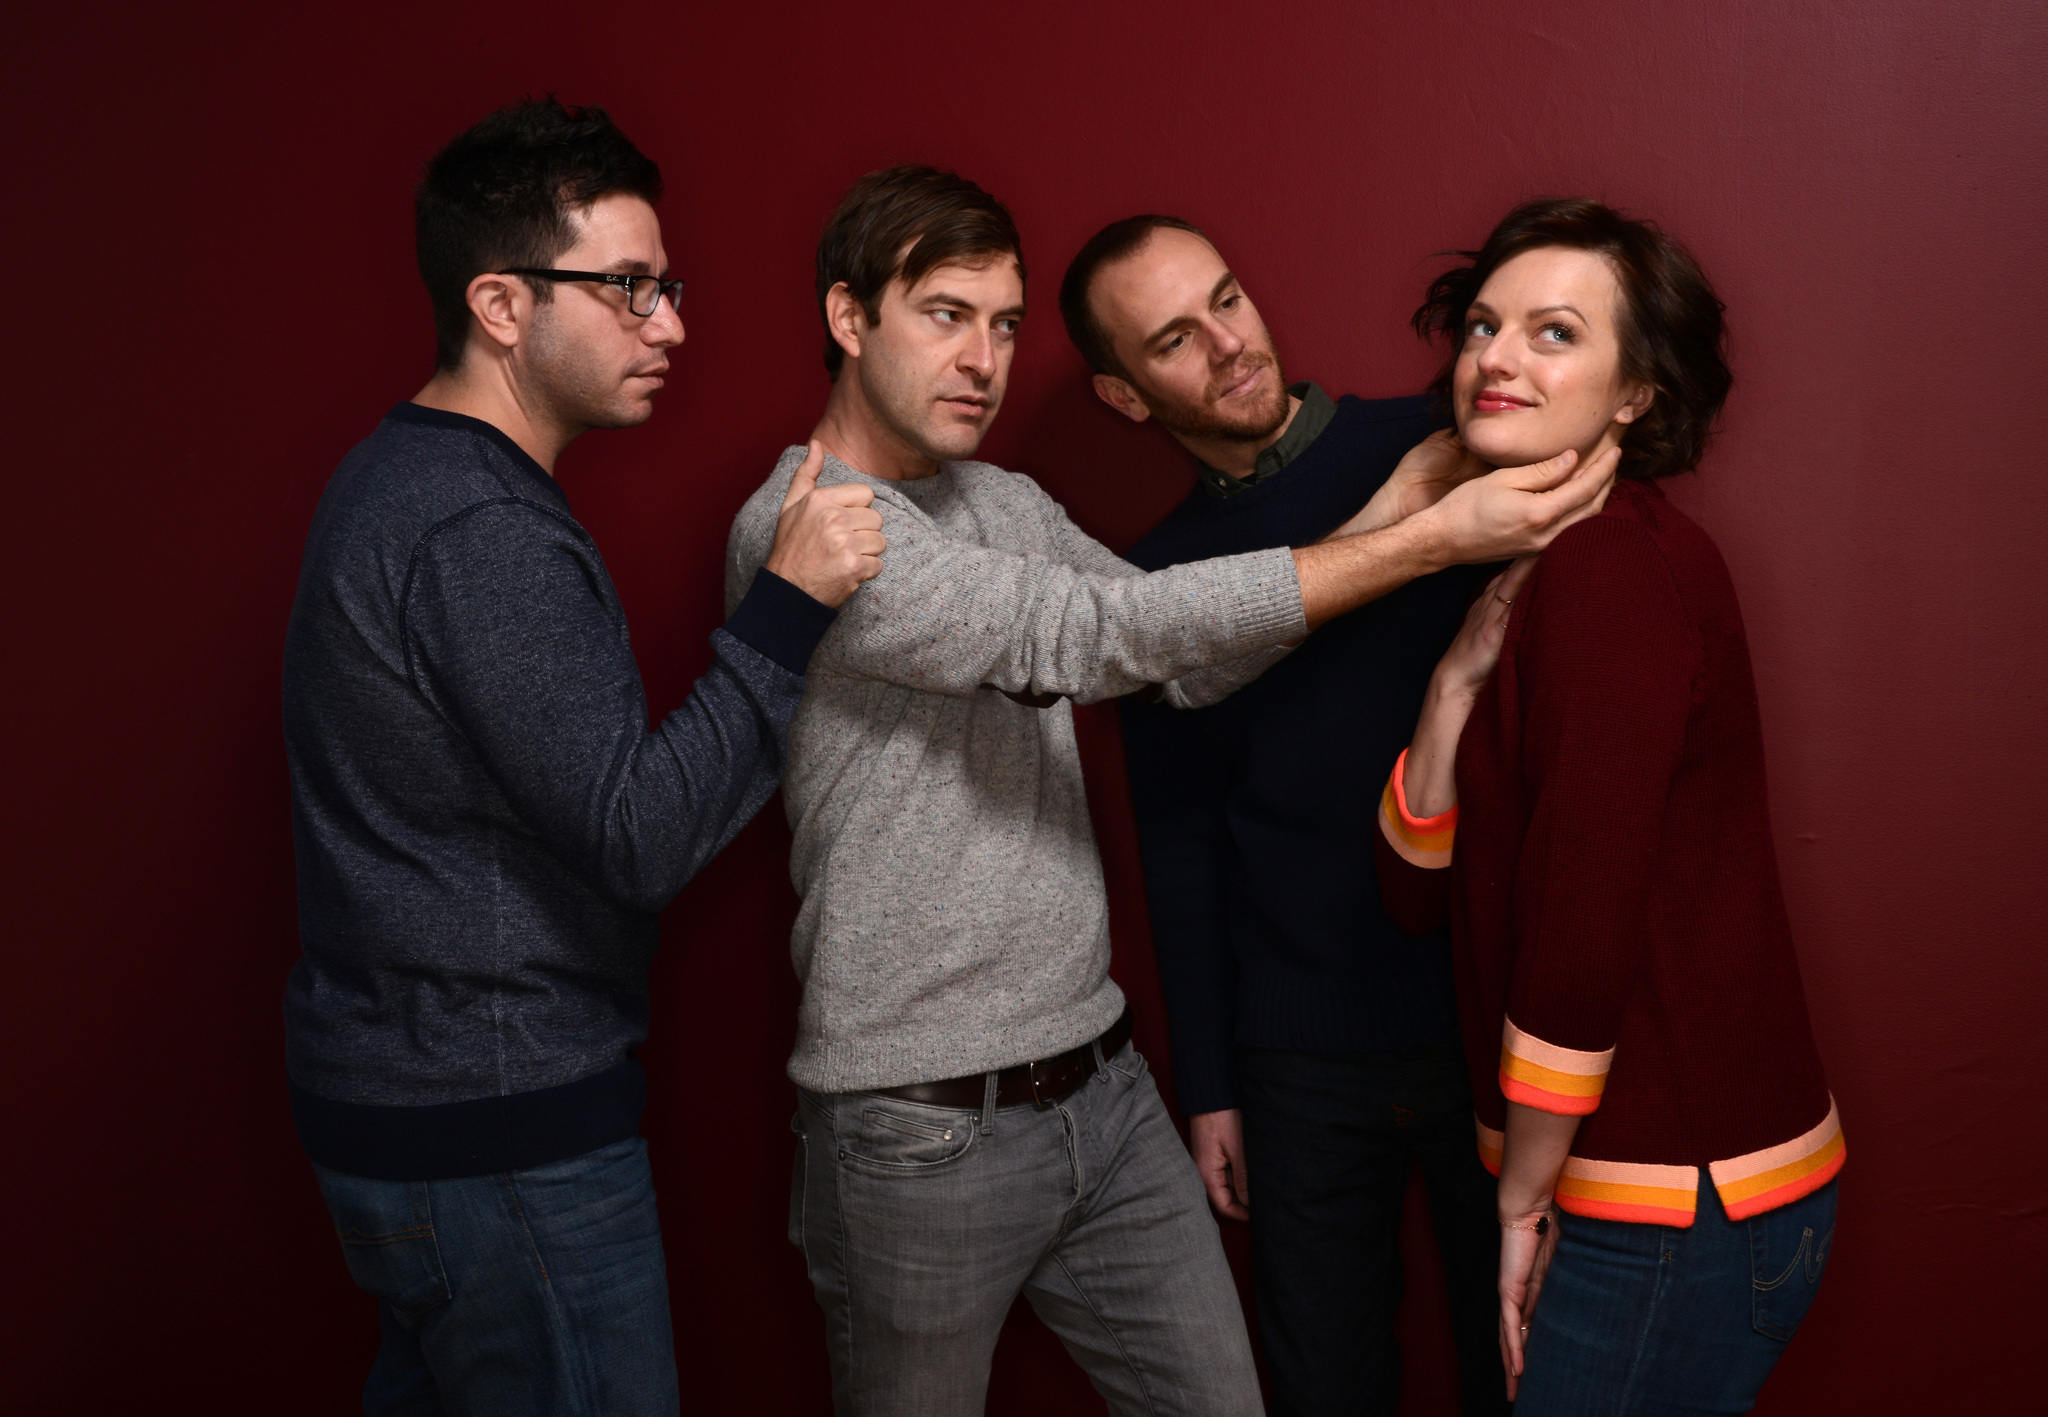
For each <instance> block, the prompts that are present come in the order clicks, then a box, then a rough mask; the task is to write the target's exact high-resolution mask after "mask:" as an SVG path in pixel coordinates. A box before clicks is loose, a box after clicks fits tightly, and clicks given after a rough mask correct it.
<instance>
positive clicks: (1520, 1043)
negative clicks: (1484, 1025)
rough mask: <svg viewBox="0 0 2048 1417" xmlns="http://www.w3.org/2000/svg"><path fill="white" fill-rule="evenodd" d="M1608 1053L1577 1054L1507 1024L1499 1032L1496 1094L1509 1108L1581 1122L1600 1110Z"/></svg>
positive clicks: (1611, 1059)
mask: <svg viewBox="0 0 2048 1417" xmlns="http://www.w3.org/2000/svg"><path fill="white" fill-rule="evenodd" d="M1613 1066H1614V1050H1613V1049H1612V1048H1609V1049H1608V1050H1607V1051H1606V1052H1604V1053H1583V1052H1580V1051H1579V1050H1578V1049H1576V1048H1560V1047H1558V1046H1557V1045H1556V1044H1555V1043H1545V1042H1544V1041H1543V1040H1542V1039H1540V1038H1538V1037H1536V1035H1535V1034H1533V1033H1524V1032H1522V1030H1521V1029H1519V1028H1516V1027H1515V1021H1514V1020H1513V1019H1508V1020H1507V1022H1506V1027H1505V1028H1503V1029H1502V1030H1501V1040H1500V1090H1501V1095H1502V1096H1504V1097H1506V1098H1507V1100H1508V1101H1510V1102H1519V1103H1521V1104H1522V1105H1523V1106H1524V1107H1534V1108H1535V1109H1536V1110H1537V1111H1539V1112H1551V1113H1555V1114H1556V1115H1558V1116H1560V1117H1583V1116H1585V1115H1586V1114H1587V1113H1589V1112H1591V1111H1593V1110H1594V1109H1595V1108H1597V1107H1599V1105H1600V1094H1601V1093H1602V1092H1603V1091H1605V1090H1606V1088H1607V1070H1608V1069H1609V1068H1611V1067H1613Z"/></svg>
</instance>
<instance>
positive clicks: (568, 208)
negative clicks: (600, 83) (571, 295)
mask: <svg viewBox="0 0 2048 1417" xmlns="http://www.w3.org/2000/svg"><path fill="white" fill-rule="evenodd" d="M620 193H623V194H625V195H627V196H632V197H639V198H642V199H644V200H645V201H647V202H648V203H649V204H652V203H654V202H656V201H659V200H660V199H661V169H660V168H659V167H657V166H655V164H654V160H653V159H652V158H649V157H647V156H645V155H644V154H642V153H641V151H640V150H639V149H638V148H636V147H634V146H633V144H632V142H631V140H629V139H628V138H627V137H626V135H625V134H624V133H621V132H620V131H619V129H618V125H617V124H615V123H613V122H612V120H611V119H610V117H609V116H607V115H606V113H605V111H604V110H603V109H602V108H572V107H569V106H567V105H565V104H563V103H560V102H559V101H557V100H556V98H555V96H554V95H553V94H549V95H548V96H547V97H546V98H542V99H531V98H529V99H524V100H521V101H520V102H518V103H515V104H513V105H512V106H511V107H509V108H501V109H499V110H498V111H497V112H495V113H493V114H492V115H491V116H490V117H488V118H486V119H484V121H483V122H481V123H479V124H477V125H476V126H475V127H474V128H471V129H470V130H469V131H468V132H466V133H464V134H462V135H461V136H460V137H458V138H456V139H455V140H454V141H453V142H451V143H449V144H448V146H447V147H445V148H442V149H441V151H440V152H438V153H436V154H434V158H433V161H431V162H429V163H428V164H427V171H426V175H425V176H424V177H422V178H421V179H420V185H419V188H418V190H417V191H416V192H415V193H414V194H413V231H414V239H415V243H416V245H417V249H418V254H419V264H420V279H421V280H423V281H425V282H426V286H427V298H428V299H430V300H431V301H433V304H434V341H435V346H436V348H435V363H436V365H437V367H439V368H442V369H453V368H454V367H455V366H456V365H457V364H460V363H461V362H462V349H463V346H464V345H465V344H466V343H467V342H468V339H469V301H468V293H469V283H470V282H471V281H472V280H474V279H476V278H477V277H478V276H479V275H482V274H483V273H484V272H486V271H500V270H504V269H506V268H507V267H509V266H552V265H554V263H555V260H556V258H557V257H559V256H560V255H561V254H562V252H564V251H566V250H568V249H569V247H571V246H573V245H575V244H576V229H575V225H574V222H573V220H572V217H573V216H574V214H575V213H577V212H579V211H584V210H587V209H588V208H589V207H590V205H591V204H592V203H593V202H596V201H597V200H598V199H599V198H601V197H609V196H613V195H615V194H620ZM526 279H527V281H528V283H529V284H530V285H531V286H532V287H533V298H534V300H535V301H536V302H545V301H547V300H549V299H550V298H552V293H553V288H554V287H553V282H551V281H546V280H541V279H538V278H536V277H527V278H526Z"/></svg>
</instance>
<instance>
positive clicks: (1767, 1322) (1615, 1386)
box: [1378, 201, 1843, 1417]
mask: <svg viewBox="0 0 2048 1417" xmlns="http://www.w3.org/2000/svg"><path fill="white" fill-rule="evenodd" d="M1467 254H1468V256H1469V257H1470V258H1471V264H1469V265H1467V266H1464V267H1461V268H1459V269H1458V270H1454V271H1452V272H1449V273H1448V274H1446V275H1445V276H1443V277H1441V278H1440V279H1439V280H1438V281H1437V282H1436V284H1435V285H1434V286H1433V287H1432V289H1431V292H1430V299H1429V302H1428V303H1427V304H1426V305H1424V307H1423V308H1422V310H1420V311H1418V312H1417V315H1416V322H1417V326H1418V328H1420V329H1422V330H1424V331H1426V332H1433V333H1442V334H1445V335H1447V336H1449V337H1450V340H1451V343H1452V351H1451V357H1450V361H1449V363H1448V364H1447V366H1446V368H1445V370H1444V373H1443V375H1442V376H1441V377H1440V379H1439V385H1438V386H1439V389H1440V391H1441V392H1443V393H1444V394H1446V395H1447V396H1448V398H1449V401H1450V403H1451V406H1452V409H1453V411H1454V414H1455V417H1456V419H1457V424H1458V431H1459V435H1460V437H1461V438H1462V439H1463V440H1464V442H1465V444H1466V445H1467V446H1468V447H1470V448H1471V449H1472V450H1473V451H1474V452H1475V453H1477V454H1478V455H1479V456H1480V457H1481V458H1483V459H1485V460H1486V461H1487V462H1490V463H1493V464H1495V465H1497V466H1514V465H1520V464H1526V463H1533V462H1537V461H1540V460H1542V459H1544V458H1549V457H1554V456H1557V455H1559V454H1560V453H1563V452H1565V451H1566V450H1573V451H1575V452H1576V454H1577V456H1578V457H1579V458H1581V459H1586V458H1592V457H1595V456H1597V455H1598V454H1600V453H1601V452H1603V451H1605V450H1606V449H1608V448H1610V447H1613V446H1616V445H1619V447H1620V448H1621V450H1622V472H1621V480H1620V481H1618V482H1617V483H1616V485H1615V488H1614V491H1613V493H1612V494H1611V495H1610V497H1609V498H1608V501H1607V504H1606V506H1605V508H1604V509H1603V510H1602V512H1601V514H1600V515H1599V516H1596V517H1593V518H1591V519H1589V520H1587V521H1584V522H1581V523H1580V524H1579V525H1577V526H1575V527H1573V528H1571V529H1570V530H1568V531H1566V532H1565V533H1564V534H1563V535H1561V536H1560V537H1559V538H1558V539H1557V541H1556V542H1555V543H1554V544H1553V545H1552V546H1551V548H1550V549H1549V551H1547V552H1546V553H1544V555H1543V556H1542V558H1541V560H1540V561H1530V562H1525V563H1518V564H1517V565H1516V566H1514V567H1513V568H1511V569H1510V570H1509V571H1508V572H1507V573H1506V574H1505V575H1503V576H1502V577H1501V578H1500V580H1498V581H1497V582H1496V583H1495V584H1494V585H1493V586H1492V587H1490V588H1489V590H1488V591H1487V592H1486V593H1484V594H1482V595H1481V597H1480V599H1479V601H1478V602H1477V603H1475V605H1474V607H1473V610H1472V613H1471V615H1470V616H1469V617H1468V618H1467V621H1466V625H1465V628H1464V630H1463V631H1462V632H1461V634H1460V635H1459V638H1458V641H1457V643H1456V644H1454V645H1453V646H1452V648H1451V651H1450V652H1449V654H1447V655H1446V656H1445V658H1444V661H1443V663H1442V664H1441V665H1440V666H1439V667H1438V670H1437V673H1436V677H1435V680H1434V681H1433V683H1432V685H1431V687H1430V691H1429V696H1428V698H1427V700H1426V702H1425V706H1424V709H1423V714H1422V718H1421V721H1420V722H1419V723H1418V725H1417V727H1416V734H1415V739H1414V742H1413V744H1412V746H1411V747H1410V748H1409V750H1408V752H1407V753H1405V754H1404V755H1403V756H1402V759H1401V761H1400V762H1398V763H1397V764H1396V765H1395V768H1394V775H1393V778H1392V780H1391V781H1390V782H1389V783H1388V788H1387V793H1386V796H1385V798H1384V800H1383V801H1382V804H1381V814H1380V825H1381V829H1382V830H1381V833H1380V838H1379V843H1378V845H1379V858H1380V859H1379V869H1380V877H1381V894H1382V898H1383V899H1384V900H1385V902H1386V904H1387V907H1388V909H1389V911H1390V912H1392V913H1393V915H1394V918H1395V919H1396V920H1397V921H1400V922H1401V923H1402V924H1403V925H1404V927H1406V928H1409V929H1412V930H1415V931H1417V932H1422V931H1427V930H1431V929H1437V928H1441V926H1442V924H1443V923H1444V920H1445V918H1446V917H1448V919H1449V921H1450V924H1451V928H1452V932H1453V939H1454V943H1455V952H1456V953H1455V958H1456V967H1457V973H1458V988H1459V996H1460V1008H1461V1011H1462V1021H1463V1025H1464V1033H1465V1040H1466V1048H1467V1051H1468V1054H1469V1056H1470V1059H1471V1066H1472V1076H1473V1079H1474V1082H1475V1084H1477V1083H1478V1082H1479V1080H1480V1079H1483V1078H1487V1077H1497V1078H1498V1081H1499V1086H1498V1088H1494V1087H1486V1086H1477V1085H1475V1088H1474V1093H1475V1102H1476V1111H1477V1120H1478V1132H1479V1136H1478V1144H1479V1149H1480V1153H1481V1155H1482V1157H1483V1159H1484V1160H1485V1161H1486V1163H1487V1165H1488V1166H1489V1167H1490V1168H1491V1169H1492V1170H1494V1172H1495V1173H1496V1174H1497V1175H1498V1176H1499V1177H1500V1185H1499V1208H1500V1221H1501V1224H1502V1226H1503V1227H1505V1228H1504V1229H1503V1231H1502V1246H1501V1286H1500V1287H1501V1313H1502V1320H1501V1325H1502V1332H1501V1341H1502V1347H1503V1356H1504V1358H1505V1359H1506V1362H1507V1365H1508V1371H1509V1373H1510V1377H1509V1380H1508V1385H1509V1394H1510V1396H1516V1397H1517V1398H1518V1401H1517V1408H1516V1410H1517V1412H1518V1414H1520V1417H1542V1414H1548V1413H1569V1414H1573V1417H1582V1414H1588V1413H1600V1414H1608V1413H1638V1412H1644V1413H1647V1412H1658V1413H1664V1412H1741V1411H1747V1410H1748V1409H1749V1408H1750V1406H1751V1405H1752V1403H1753V1401H1754V1398H1755V1395H1756V1392H1757V1389H1758V1388H1759V1387H1760V1386H1761V1385H1762V1383H1763V1380H1764V1378H1765V1377H1766V1376H1768V1374H1769V1372H1770V1369H1771V1366H1772V1365H1773V1364H1774V1363H1775V1362H1776V1360H1777V1357H1778V1354H1779V1353H1780V1352H1781V1351H1782V1349H1783V1347H1784V1344H1785V1342H1786V1341H1787V1340H1788V1339H1789V1338H1790V1337H1791V1333H1792V1330H1793V1329H1794V1328H1796V1327H1797V1325H1798V1322H1799V1320H1800V1318H1801V1317H1802V1316H1803V1315H1804V1313H1805V1310H1806V1306H1807V1305H1808V1303H1810V1302H1811V1299H1812V1295H1813V1292H1814V1287H1815V1286H1816V1285H1817V1284H1818V1282H1819V1278H1820V1272H1821V1269H1822V1266H1823V1264H1824V1262H1825V1259H1826V1255H1827V1251H1828V1246H1829V1241H1830V1240H1831V1239H1832V1236H1833V1232H1834V1207H1835V1186H1834V1176H1835V1173H1836V1172H1837V1171H1838V1170H1839V1169H1840V1168H1841V1165H1842V1158H1843V1144H1842V1131H1841V1124H1840V1122H1839V1120H1838V1118H1837V1115H1836V1111H1835V1107H1834V1102H1833V1099H1832V1098H1831V1097H1830V1096H1829V1094H1828V1090H1827V1085H1826V1082H1825V1080H1824V1078H1823V1076H1822V1072H1821V1066H1820V1060H1819V1057H1818V1055H1817V1054H1816V1051H1815V1049H1814V1044H1813V1035H1812V1029H1811V1027H1810V1026H1809V1024H1808V1021H1807V1014H1806V1001H1805V998H1804V995H1803V994H1802V992H1801V988H1800V982H1799V968H1798V963H1797V961H1796V959H1795V958H1794V956H1793V950H1792V939H1791V932H1790V929H1789V926H1788V923H1787V920H1786V914H1785V905H1784V899H1783V896H1782V893H1781V891H1780V889H1779V883H1778V872H1777V864H1776V860H1775V857H1774V855H1773V851H1772V846H1771V840H1770V834H1769V818H1768V813H1767V810H1766V806H1765V790H1764V764H1763V741H1762V730H1761V725H1760V723H1759V720H1758V715H1757V703H1756V687H1755V683H1754V680H1753V678H1752V676H1751V672H1750V664H1749V649H1748V645H1747V642H1746V641H1745V639H1744V636H1743V631H1742V618H1741V614H1740V612H1739V611H1738V609H1737V607H1736V601H1735V591H1734V587H1733V586H1732V585H1731V584H1730V582H1729V578H1728V571H1727V568H1726V566H1725V565H1723V563H1722V561H1721V557H1720V554H1719V553H1718V552H1717V551H1716V550H1715V548H1714V544H1713V542H1712V541H1711V540H1709V539H1708V537H1707V535H1706V533H1705V532H1703V531H1701V530H1700V528H1699V527H1698V526H1697V525H1695V524H1694V523H1693V522H1692V521H1691V520H1690V519H1688V518H1687V517H1686V516H1684V515H1683V514H1682V513H1681V512H1679V511H1678V510H1677V509H1676V508H1675V507H1673V506H1672V505H1671V504H1670V503H1669V502H1667V501H1666V500H1665V498H1664V496H1663V493H1662V492H1661V491H1660V490H1659V489H1658V487H1657V486H1656V483H1655V479H1656V478H1659V477H1664V476H1668V475H1671V474H1673V473H1679V472H1684V471H1687V470H1689V469H1691V468H1692V467H1694V466H1695V465H1696V464H1697V463H1698V461H1699V459H1700V455H1701V453H1702V451H1703V449H1704V445H1705V442H1706V437H1707V432H1708V430H1709V428H1710V427H1711V425H1712V423H1713V420H1714V418H1715V416H1716V414H1717V413H1718V412H1719V410H1720V406H1721V402H1722V400H1723V399H1724V398H1725V396H1726V394H1727V390H1728V386H1729V382H1730V380H1729V375H1728V370H1727V365H1726V363H1725V362H1724V360H1723V356H1722V343H1723V336H1722V321H1721V306H1720V302H1719V301H1718V300H1716V299H1715V297H1714V293H1713V291H1712V288H1711V287H1710V286H1709V285H1708V283H1707V281H1706V278H1705V276H1704V275H1703V274H1702V273H1701V272H1700V270H1699V268H1698V266H1697V265H1695V264H1694V262H1693V261H1692V259H1691V257H1690V256H1688V255H1687V254H1686V253H1685V252H1684V251H1683V250H1682V249H1681V248H1680V247H1678V246H1677V244H1676V243H1674V242H1672V241H1671V240H1670V239H1669V238H1668V237H1666V236H1664V235H1663V234H1662V233H1660V232H1659V231H1657V230H1656V229H1655V228H1654V227H1652V226H1649V225H1647V224H1645V223H1639V222H1633V221H1629V220H1627V219H1625V218H1623V217H1621V216H1619V215H1618V214H1616V213H1615V212H1613V211H1611V210H1609V209H1608V208H1606V207H1603V206H1600V205H1599V204H1597V203H1593V202H1585V201H1545V202H1534V203H1530V204H1528V205H1527V206H1524V207H1522V208H1520V209H1518V210H1516V211H1515V212H1513V213H1511V214H1510V215H1509V216H1508V218H1507V219H1506V220H1505V221H1504V222H1503V223H1502V224H1501V225H1500V227H1499V228H1497V229H1496V230H1495V231H1494V233H1493V235H1492V236H1491V237H1490V238H1489V239H1488V241H1487V243H1486V245H1485V247H1484V248H1482V249H1481V250H1479V251H1477V252H1471V253H1467ZM1496 661H1497V664H1498V667H1497V668H1496ZM1555 1211H1563V1212H1566V1213H1567V1214H1568V1215H1569V1216H1570V1217H1571V1218H1570V1219H1569V1220H1564V1219H1562V1218H1561V1217H1558V1216H1557V1215H1556V1214H1555ZM1539 1289H1540V1290H1541V1294H1542V1301H1543V1302H1542V1304H1541V1305H1540V1306H1538V1304H1537V1296H1538V1291H1539ZM1525 1350H1526V1351H1525ZM1525 1363H1526V1371H1525ZM1517 1375H1519V1386H1520V1391H1519V1393H1517V1390H1516V1389H1517Z"/></svg>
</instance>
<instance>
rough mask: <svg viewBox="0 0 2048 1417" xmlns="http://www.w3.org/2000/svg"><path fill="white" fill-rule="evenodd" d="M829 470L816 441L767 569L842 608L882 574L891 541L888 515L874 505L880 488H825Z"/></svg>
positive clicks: (785, 507) (779, 522)
mask: <svg viewBox="0 0 2048 1417" xmlns="http://www.w3.org/2000/svg"><path fill="white" fill-rule="evenodd" d="M824 466H825V450H824V448H823V447H821V446H820V445H819V444H818V442H817V441H816V440H815V439H814V440H812V442H811V448H810V451H809V452H808V453H806V454H805V455H804V460H803V464H802V465H801V466H800V467H798V468H797V470H796V476H795V477H793V478H791V479H790V483H789V495H788V496H786V497H784V498H783V499H782V515H781V516H779V517H778V518H776V521H775V545H774V546H773V547H771V548H770V549H769V551H768V566H767V568H768V569H769V570H771V571H773V572H774V573H775V574H776V575H778V576H780V577H782V578H783V579H784V580H786V581H788V582H789V583H790V584H791V585H793V586H795V587H796V588H797V589H798V590H801V591H802V592H804V594H806V595H808V596H810V597H811V598H812V599H813V600H817V601H821V602H823V603H824V604H826V605H832V606H838V605H843V604H845V603H846V599H847V597H848V596H850V595H852V594H853V593H854V592H855V591H857V590H859V589H860V584H861V582H862V581H871V580H873V579H874V578H875V577H876V576H879V575H880V574H882V553H883V552H884V551H886V550H888V548H889V542H888V540H887V538H885V537H884V536H883V535H882V514H881V513H880V512H878V511H876V510H875V509H874V507H873V506H872V505H870V504H871V503H872V502H873V501H874V500H875V492H874V489H873V488H872V487H865V486H862V485H861V484H860V483H858V482H846V483H841V484H840V485H839V486H837V487H820V486H819V485H818V473H819V472H820V471H821V470H822V469H823V468H824Z"/></svg>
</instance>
